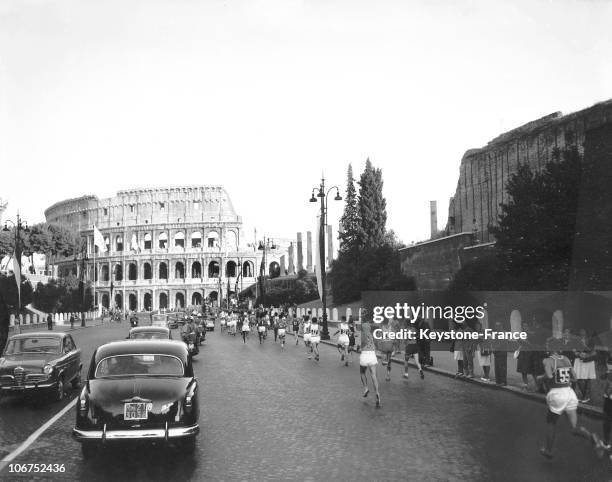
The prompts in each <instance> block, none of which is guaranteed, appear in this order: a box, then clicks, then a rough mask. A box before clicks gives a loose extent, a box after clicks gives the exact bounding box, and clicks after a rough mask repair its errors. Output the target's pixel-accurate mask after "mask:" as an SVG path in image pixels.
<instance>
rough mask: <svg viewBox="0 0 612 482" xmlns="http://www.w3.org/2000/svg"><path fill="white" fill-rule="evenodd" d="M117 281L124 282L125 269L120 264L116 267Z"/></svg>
mask: <svg viewBox="0 0 612 482" xmlns="http://www.w3.org/2000/svg"><path fill="white" fill-rule="evenodd" d="M115 281H123V267H122V266H121V265H120V264H116V265H115Z"/></svg>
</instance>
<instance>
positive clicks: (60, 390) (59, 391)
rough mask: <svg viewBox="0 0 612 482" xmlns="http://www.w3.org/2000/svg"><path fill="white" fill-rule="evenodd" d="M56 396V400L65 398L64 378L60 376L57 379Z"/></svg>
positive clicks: (59, 400)
mask: <svg viewBox="0 0 612 482" xmlns="http://www.w3.org/2000/svg"><path fill="white" fill-rule="evenodd" d="M54 398H55V401H56V402H61V401H62V400H63V399H64V379H63V378H60V379H59V380H58V381H57V387H56V388H55V394H54Z"/></svg>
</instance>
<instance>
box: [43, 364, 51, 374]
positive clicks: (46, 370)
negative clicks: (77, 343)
mask: <svg viewBox="0 0 612 482" xmlns="http://www.w3.org/2000/svg"><path fill="white" fill-rule="evenodd" d="M43 373H44V374H45V375H51V373H53V367H52V366H51V365H45V366H44V367H43Z"/></svg>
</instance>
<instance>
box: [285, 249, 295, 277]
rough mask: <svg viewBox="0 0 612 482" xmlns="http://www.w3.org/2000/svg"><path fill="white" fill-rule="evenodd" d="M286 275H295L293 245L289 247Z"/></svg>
mask: <svg viewBox="0 0 612 482" xmlns="http://www.w3.org/2000/svg"><path fill="white" fill-rule="evenodd" d="M287 274H295V265H294V263H293V243H291V244H290V245H289V267H288V272H287Z"/></svg>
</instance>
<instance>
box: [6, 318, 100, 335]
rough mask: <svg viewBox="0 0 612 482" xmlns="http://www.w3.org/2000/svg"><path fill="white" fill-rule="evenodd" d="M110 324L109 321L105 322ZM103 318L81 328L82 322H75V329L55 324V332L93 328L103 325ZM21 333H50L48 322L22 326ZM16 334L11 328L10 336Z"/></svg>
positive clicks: (88, 322)
mask: <svg viewBox="0 0 612 482" xmlns="http://www.w3.org/2000/svg"><path fill="white" fill-rule="evenodd" d="M105 323H108V320H106V321H105ZM102 324H103V323H102V318H94V319H93V320H86V321H85V326H81V322H80V321H78V322H75V323H74V328H70V323H68V324H66V325H58V324H55V323H53V331H74V330H79V329H82V328H91V327H93V326H100V325H102ZM19 327H20V329H21V333H28V332H31V331H48V330H47V322H44V323H30V324H29V325H20V326H19ZM14 334H15V327H14V326H11V327H10V328H9V336H13V335H14Z"/></svg>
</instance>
